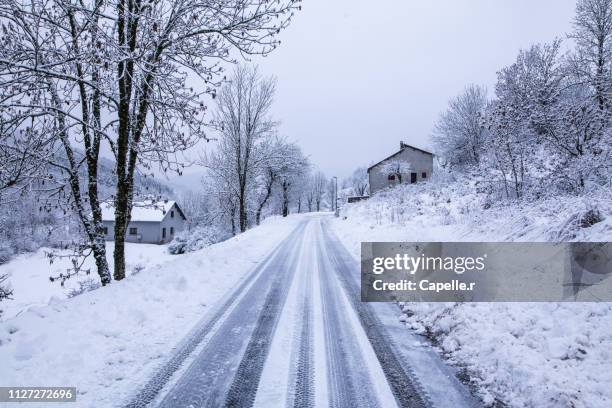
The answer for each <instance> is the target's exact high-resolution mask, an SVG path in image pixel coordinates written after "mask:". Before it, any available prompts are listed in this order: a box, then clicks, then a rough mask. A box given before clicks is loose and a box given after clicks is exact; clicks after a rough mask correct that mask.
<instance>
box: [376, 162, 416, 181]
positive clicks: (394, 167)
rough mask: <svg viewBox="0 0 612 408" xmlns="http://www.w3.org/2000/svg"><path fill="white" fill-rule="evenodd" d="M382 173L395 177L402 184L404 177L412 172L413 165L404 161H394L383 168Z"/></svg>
mask: <svg viewBox="0 0 612 408" xmlns="http://www.w3.org/2000/svg"><path fill="white" fill-rule="evenodd" d="M382 171H383V172H384V173H385V174H387V175H389V176H395V177H396V178H397V181H398V183H399V184H402V175H403V174H408V173H410V172H411V171H412V165H411V164H410V163H408V162H406V161H404V160H399V159H392V160H389V161H388V162H386V163H385V164H384V165H383V166H382Z"/></svg>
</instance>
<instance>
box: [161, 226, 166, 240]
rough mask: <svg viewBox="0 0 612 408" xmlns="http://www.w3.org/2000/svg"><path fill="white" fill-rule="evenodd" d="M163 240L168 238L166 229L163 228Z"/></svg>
mask: <svg viewBox="0 0 612 408" xmlns="http://www.w3.org/2000/svg"><path fill="white" fill-rule="evenodd" d="M162 238H166V229H165V228H162Z"/></svg>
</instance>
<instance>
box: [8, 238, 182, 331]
mask: <svg viewBox="0 0 612 408" xmlns="http://www.w3.org/2000/svg"><path fill="white" fill-rule="evenodd" d="M113 247H114V244H113V243H112V242H107V244H106V254H107V258H108V261H109V265H110V268H111V271H112V268H113V265H114V262H113ZM50 252H53V253H58V254H62V253H65V254H68V253H69V252H66V251H64V252H62V251H59V252H58V251H57V250H54V249H50V248H41V249H39V250H38V251H36V252H34V253H25V254H22V255H19V256H17V257H15V258H14V259H12V260H11V261H10V262H8V263H6V264H3V265H0V275H2V274H8V275H9V279H8V282H9V283H10V285H11V288H12V289H13V292H14V293H13V296H12V299H8V300H4V301H3V302H2V304H0V310H2V315H1V316H0V320H6V319H10V318H12V317H15V316H17V315H19V314H21V313H23V312H25V311H27V310H28V309H29V308H31V307H40V306H45V305H48V304H52V303H56V302H58V301H60V300H62V299H66V298H67V297H71V296H72V294H73V293H75V292H78V291H79V290H80V288H81V285H88V284H89V283H90V282H95V283H98V282H99V281H100V280H99V278H98V276H97V275H96V272H95V270H96V269H95V264H94V262H93V258H92V257H89V258H88V259H87V260H86V261H85V264H84V265H83V269H84V270H85V269H90V270H91V271H92V272H91V274H90V275H87V274H85V273H82V274H80V275H77V276H75V277H73V278H71V279H68V280H67V281H66V282H65V283H64V286H63V287H62V286H61V285H60V283H59V281H55V282H51V281H50V280H49V277H50V276H58V275H59V274H60V273H62V272H63V273H66V270H68V269H69V268H70V266H71V265H70V260H69V259H68V258H56V259H54V261H53V263H50V262H49V257H48V256H47V253H50ZM125 255H126V264H127V265H126V266H127V268H126V270H127V274H128V276H129V275H131V274H132V273H134V272H136V273H138V272H141V271H144V270H145V269H152V268H154V267H158V266H160V265H162V264H164V263H165V262H167V261H169V260H171V259H176V257H175V256H173V255H170V254H169V253H168V247H167V245H153V244H133V243H126V244H125Z"/></svg>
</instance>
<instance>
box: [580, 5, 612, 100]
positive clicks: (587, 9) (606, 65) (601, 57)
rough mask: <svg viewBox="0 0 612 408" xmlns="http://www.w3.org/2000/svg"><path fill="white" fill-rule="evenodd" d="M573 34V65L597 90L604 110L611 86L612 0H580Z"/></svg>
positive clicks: (595, 92)
mask: <svg viewBox="0 0 612 408" xmlns="http://www.w3.org/2000/svg"><path fill="white" fill-rule="evenodd" d="M573 23H574V31H573V32H572V33H571V34H570V37H571V38H573V39H574V40H575V42H576V45H577V49H576V52H575V53H574V55H573V56H572V60H571V61H572V62H573V64H572V68H573V69H574V72H575V73H576V74H577V76H578V77H580V78H581V79H582V80H586V81H587V82H588V83H589V84H590V85H591V86H592V87H593V90H594V96H595V99H596V101H597V104H598V107H599V109H600V110H601V111H605V110H608V109H609V108H610V88H611V86H612V78H611V77H610V75H611V74H612V0H579V1H578V4H577V5H576V15H575V17H574V21H573Z"/></svg>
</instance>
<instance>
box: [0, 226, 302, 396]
mask: <svg viewBox="0 0 612 408" xmlns="http://www.w3.org/2000/svg"><path fill="white" fill-rule="evenodd" d="M299 219H300V217H289V218H287V219H280V218H271V219H268V220H266V221H265V222H264V223H263V225H262V226H261V227H258V228H254V229H252V230H250V231H248V232H246V233H244V234H241V235H240V236H237V237H235V238H232V239H230V240H228V241H225V242H222V243H220V244H216V245H213V246H211V247H208V248H205V249H203V250H200V251H197V252H193V253H189V254H186V255H178V256H177V255H174V256H171V255H167V254H166V253H165V250H166V247H165V246H149V245H135V244H133V245H129V246H128V247H127V248H126V249H127V257H128V264H129V265H130V266H131V268H130V269H131V270H132V271H133V270H134V269H135V268H134V266H136V265H140V266H142V269H141V268H136V269H140V271H139V272H138V273H137V274H132V275H131V276H128V277H127V278H126V279H125V280H124V281H123V282H121V283H112V284H111V285H110V286H108V287H104V288H100V289H96V290H93V291H91V292H87V293H84V294H81V295H79V296H76V297H73V298H69V299H66V295H67V291H68V290H69V289H65V290H62V289H61V288H58V287H55V286H53V285H50V284H49V280H48V275H49V272H52V269H51V270H50V269H49V264H48V261H47V260H46V259H45V257H44V254H42V253H40V252H38V253H35V254H31V255H23V256H20V257H18V258H16V259H14V260H13V261H11V262H9V263H8V264H6V265H3V266H2V271H3V272H5V271H10V272H11V278H10V279H11V282H12V283H13V288H14V290H15V300H14V301H13V302H15V303H14V304H10V303H8V302H7V303H6V304H5V302H3V303H2V307H3V308H5V309H7V310H6V315H5V319H4V320H3V321H1V322H0V361H2V364H0V383H1V384H2V385H5V386H11V385H13V386H23V385H45V386H76V387H77V390H78V395H77V400H78V403H77V404H74V405H75V406H82V407H94V406H96V407H107V406H115V405H117V404H119V403H120V402H122V401H125V400H126V399H127V398H128V397H129V396H130V392H133V391H134V390H135V389H137V388H138V386H139V385H141V384H142V382H143V381H144V380H145V379H147V378H148V377H149V376H150V375H151V373H152V372H153V371H154V369H155V368H156V367H158V366H159V364H161V363H162V362H163V361H164V359H165V358H166V356H167V355H168V352H169V351H170V350H171V349H172V347H173V346H175V345H176V343H177V342H178V341H180V340H182V339H183V338H184V336H185V335H186V334H187V333H188V332H189V330H190V329H191V328H192V327H193V325H194V324H195V323H196V322H198V321H199V320H200V319H201V318H202V317H203V316H204V315H205V313H207V311H208V310H210V309H211V308H212V306H213V305H214V304H215V302H216V301H218V300H219V299H220V298H221V297H222V296H223V295H224V294H225V293H226V292H227V291H228V290H230V289H231V288H232V287H233V286H234V285H235V284H237V283H238V282H240V281H241V278H242V277H243V276H244V275H245V274H246V273H247V272H248V271H250V270H251V269H252V268H253V267H254V266H255V265H256V264H257V262H259V261H260V260H261V259H263V258H264V255H265V254H267V253H268V252H270V250H271V249H272V248H274V247H275V245H276V244H277V243H278V242H279V240H280V239H282V238H283V237H284V236H286V235H287V234H288V233H289V232H290V231H291V230H292V229H293V228H294V227H295V225H296V224H297V222H298V220H299ZM57 267H61V266H57ZM55 285H57V286H59V285H58V284H55ZM70 285H72V283H71V284H70ZM30 287H32V288H35V289H32V290H31V293H30V289H29V288H30ZM26 288H27V289H26ZM47 290H49V292H48V293H47V292H46V291H47ZM26 293H27V295H26ZM15 315H17V316H16V317H12V316H15Z"/></svg>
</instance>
